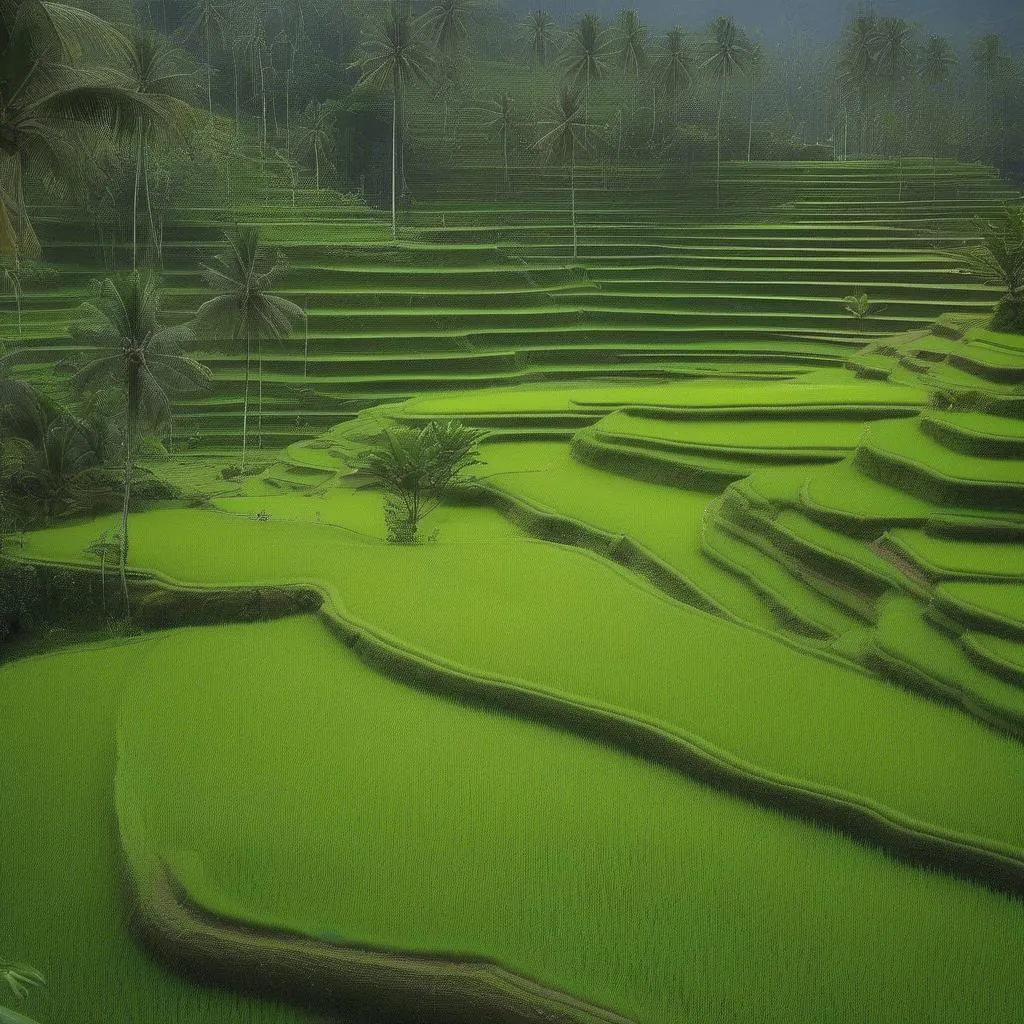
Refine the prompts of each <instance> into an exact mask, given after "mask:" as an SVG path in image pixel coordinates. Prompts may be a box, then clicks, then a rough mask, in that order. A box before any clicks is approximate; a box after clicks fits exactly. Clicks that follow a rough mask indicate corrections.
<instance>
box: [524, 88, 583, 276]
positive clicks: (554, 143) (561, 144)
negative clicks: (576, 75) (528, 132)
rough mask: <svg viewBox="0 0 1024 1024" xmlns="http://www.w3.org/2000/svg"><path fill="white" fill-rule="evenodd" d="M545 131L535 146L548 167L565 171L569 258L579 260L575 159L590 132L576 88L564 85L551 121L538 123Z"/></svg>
mask: <svg viewBox="0 0 1024 1024" xmlns="http://www.w3.org/2000/svg"><path fill="white" fill-rule="evenodd" d="M542 127H546V128H547V131H546V132H545V133H544V134H543V135H542V136H541V137H540V138H539V139H538V140H537V142H536V146H537V148H538V149H540V150H541V151H542V152H544V154H545V155H546V156H547V158H548V160H550V161H551V162H552V163H556V164H560V165H561V166H563V167H564V166H566V165H568V167H569V195H570V203H571V207H570V209H571V212H572V258H573V261H574V262H575V261H576V260H577V259H578V258H579V244H578V235H577V230H576V157H577V156H578V155H579V154H580V153H582V152H585V151H586V149H587V148H588V145H589V143H590V128H589V125H588V123H587V115H586V110H585V106H584V102H583V97H582V96H581V94H580V88H579V86H578V85H574V84H571V83H568V82H567V83H564V84H563V85H562V86H561V88H560V89H559V91H558V96H557V98H556V100H555V103H554V106H553V107H552V109H551V117H550V119H549V120H548V121H546V122H542Z"/></svg>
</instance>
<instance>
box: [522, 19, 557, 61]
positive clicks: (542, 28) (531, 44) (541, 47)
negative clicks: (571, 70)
mask: <svg viewBox="0 0 1024 1024" xmlns="http://www.w3.org/2000/svg"><path fill="white" fill-rule="evenodd" d="M523 31H524V34H525V36H526V46H527V50H528V51H529V54H530V61H531V62H533V61H536V62H537V63H538V64H539V65H540V66H541V67H542V68H543V67H547V64H548V61H549V60H550V59H551V56H552V54H553V53H554V52H555V47H556V46H557V45H558V30H557V28H556V26H555V19H554V18H552V17H551V15H550V14H548V12H547V11H531V12H530V13H529V14H528V15H527V17H526V22H525V24H524V27H523Z"/></svg>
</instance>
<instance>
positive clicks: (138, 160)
mask: <svg viewBox="0 0 1024 1024" xmlns="http://www.w3.org/2000/svg"><path fill="white" fill-rule="evenodd" d="M141 177H142V129H141V128H140V129H139V139H138V143H137V145H136V150H135V192H134V194H133V196H132V270H134V269H135V264H136V260H137V253H138V227H139V179H140V178H141Z"/></svg>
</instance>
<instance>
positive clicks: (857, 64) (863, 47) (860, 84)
mask: <svg viewBox="0 0 1024 1024" xmlns="http://www.w3.org/2000/svg"><path fill="white" fill-rule="evenodd" d="M877 57H878V18H877V17H876V16H875V14H874V13H871V12H869V13H866V14H859V15H857V16H856V17H855V18H854V19H853V20H852V21H851V22H850V24H849V25H848V26H847V27H846V32H845V37H844V39H843V47H842V51H841V53H840V58H839V77H840V80H841V81H842V83H843V84H844V85H845V86H846V87H848V88H850V89H852V90H853V91H854V92H856V94H857V98H858V107H859V113H860V136H861V139H860V151H861V156H863V155H865V153H866V152H867V115H868V110H869V108H870V105H871V98H872V94H873V92H874V89H875V85H876V82H877V80H878V68H877Z"/></svg>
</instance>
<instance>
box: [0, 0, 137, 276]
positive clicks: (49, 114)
mask: <svg viewBox="0 0 1024 1024" xmlns="http://www.w3.org/2000/svg"><path fill="white" fill-rule="evenodd" d="M127 51H128V41H127V40H126V39H125V37H124V36H123V35H122V34H121V33H120V32H119V31H117V29H115V28H114V27H113V26H111V25H109V24H108V23H107V22H105V21H103V20H102V19H101V18H98V17H97V16H96V15H94V14H91V13H89V12H88V11H84V10H80V9H79V8H77V7H71V6H67V5H65V4H58V3H43V2H40V0H3V2H2V3H0V251H6V252H10V251H13V250H18V251H20V252H21V254H22V255H23V256H27V257H29V258H33V259H34V258H37V257H38V256H39V254H40V247H39V240H38V238H37V237H36V234H35V231H34V229H33V227H32V222H31V219H30V217H29V215H28V210H27V207H26V205H25V187H24V186H25V179H26V176H27V175H28V174H29V172H30V171H34V172H35V173H36V174H39V175H45V176H46V177H47V179H48V181H49V182H50V185H51V188H56V187H59V186H63V185H65V184H67V183H68V182H69V181H74V180H76V179H77V178H79V177H80V174H81V170H82V168H83V166H84V164H85V163H86V161H87V158H88V156H89V150H90V147H89V146H88V145H87V144H86V143H85V142H84V140H83V138H82V130H83V128H84V127H86V126H90V125H96V124H100V123H105V122H106V121H107V120H109V119H111V118H127V119H130V118H132V117H133V116H134V115H135V114H136V112H137V109H138V100H137V98H136V97H134V96H133V95H132V92H131V89H130V86H129V83H128V82H127V81H126V79H125V76H124V74H123V73H121V72H120V71H117V70H115V69H114V68H113V67H110V66H106V65H100V64H98V63H97V62H96V61H95V60H94V59H93V58H96V57H105V58H108V59H111V60H113V59H120V58H123V57H124V56H125V55H126V54H127ZM116 123H122V122H121V121H117V122H116Z"/></svg>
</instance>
